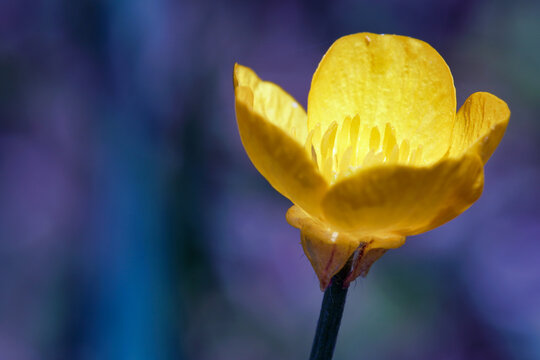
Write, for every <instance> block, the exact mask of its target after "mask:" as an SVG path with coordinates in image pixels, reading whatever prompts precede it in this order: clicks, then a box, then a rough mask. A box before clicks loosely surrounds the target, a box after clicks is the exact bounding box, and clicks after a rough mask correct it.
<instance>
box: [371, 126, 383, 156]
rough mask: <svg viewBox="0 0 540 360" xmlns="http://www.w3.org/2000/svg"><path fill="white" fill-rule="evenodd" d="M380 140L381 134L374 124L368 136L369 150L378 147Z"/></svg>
mask: <svg viewBox="0 0 540 360" xmlns="http://www.w3.org/2000/svg"><path fill="white" fill-rule="evenodd" d="M380 141H381V135H380V134H379V129H378V128H377V127H376V126H374V127H373V128H372V129H371V134H370V136H369V150H370V151H375V150H377V149H378V148H379V142H380Z"/></svg>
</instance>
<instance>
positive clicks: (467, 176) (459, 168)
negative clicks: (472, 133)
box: [322, 153, 484, 247]
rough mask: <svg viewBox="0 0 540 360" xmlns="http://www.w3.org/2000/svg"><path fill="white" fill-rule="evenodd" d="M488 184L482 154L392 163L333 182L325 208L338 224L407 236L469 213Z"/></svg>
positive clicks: (369, 231)
mask: <svg viewBox="0 0 540 360" xmlns="http://www.w3.org/2000/svg"><path fill="white" fill-rule="evenodd" d="M483 184H484V172H483V164H482V161H481V159H480V157H479V156H478V155H477V154H474V153H467V154H465V155H464V156H462V157H461V158H457V159H452V158H445V159H443V160H441V161H440V162H438V163H436V164H433V165H431V166H425V167H414V166H404V165H387V166H378V167H377V166H376V167H371V168H368V169H364V170H360V171H358V172H357V173H356V174H354V175H351V176H350V177H348V178H346V179H344V180H342V181H339V182H337V183H336V184H335V185H333V186H332V187H331V188H330V189H329V191H328V193H327V194H326V196H325V197H324V199H323V203H322V207H323V213H324V215H325V218H326V219H327V220H328V221H329V223H331V224H332V225H333V226H334V227H336V228H339V229H343V230H346V231H356V232H363V233H366V234H372V235H377V234H400V235H403V236H408V235H414V234H418V233H422V232H425V231H428V230H431V229H433V228H434V227H436V226H439V225H441V224H443V223H445V222H447V221H449V220H451V219H453V218H454V217H456V216H457V215H459V214H460V213H462V212H463V211H465V210H466V209H467V208H469V206H471V205H472V203H473V202H475V201H476V200H477V199H478V198H479V197H480V195H481V193H482V188H483ZM381 247H385V246H384V245H382V246H381Z"/></svg>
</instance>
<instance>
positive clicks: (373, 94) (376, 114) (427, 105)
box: [308, 33, 456, 162]
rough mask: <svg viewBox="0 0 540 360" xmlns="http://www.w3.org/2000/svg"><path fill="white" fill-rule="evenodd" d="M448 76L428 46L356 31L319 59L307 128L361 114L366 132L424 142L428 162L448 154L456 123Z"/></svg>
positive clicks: (389, 36)
mask: <svg viewBox="0 0 540 360" xmlns="http://www.w3.org/2000/svg"><path fill="white" fill-rule="evenodd" d="M455 111H456V97H455V89H454V84H453V79H452V74H451V73H450V70H449V69H448V66H447V65H446V63H445V62H444V60H443V58H442V57H441V56H440V55H439V54H438V53H437V51H435V50H434V49H433V48H432V47H431V46H430V45H428V44H427V43H425V42H423V41H420V40H416V39H412V38H409V37H405V36H397V35H377V34H371V33H359V34H354V35H348V36H344V37H342V38H340V39H338V40H337V41H336V42H335V43H334V44H333V45H332V46H331V47H330V49H329V50H328V52H327V53H326V54H325V55H324V57H323V59H322V60H321V62H320V64H319V67H318V68H317V70H316V72H315V74H314V76H313V80H312V83H311V89H310V92H309V97H308V127H309V128H310V129H311V128H312V127H313V126H315V125H316V124H317V123H321V126H322V128H326V127H327V126H328V125H329V124H330V123H331V122H332V121H337V122H341V121H343V120H344V119H345V118H346V117H347V116H350V117H353V116H355V115H356V114H358V115H359V116H360V121H361V122H362V123H364V124H367V125H368V127H369V128H372V127H373V126H377V127H378V128H379V130H383V129H384V128H385V125H386V124H387V123H390V124H391V125H392V126H393V127H395V129H396V140H397V142H398V143H401V141H403V140H408V141H409V142H410V143H411V146H412V147H413V148H416V147H417V146H418V145H420V144H422V145H423V146H424V150H423V151H424V157H425V159H426V160H427V161H428V162H430V161H431V162H433V161H436V160H438V159H439V158H441V157H442V156H443V155H444V154H445V153H446V151H447V150H448V147H449V144H450V136H451V133H452V128H453V124H454V119H455Z"/></svg>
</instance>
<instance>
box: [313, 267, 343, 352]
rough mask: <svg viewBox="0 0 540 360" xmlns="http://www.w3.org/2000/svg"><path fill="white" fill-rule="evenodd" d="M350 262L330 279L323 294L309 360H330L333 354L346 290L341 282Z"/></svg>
mask: <svg viewBox="0 0 540 360" xmlns="http://www.w3.org/2000/svg"><path fill="white" fill-rule="evenodd" d="M350 270H351V261H348V262H347V264H345V266H344V267H343V268H342V269H341V270H340V271H339V272H338V273H337V274H336V275H334V277H333V278H332V282H331V284H330V286H328V288H326V291H325V292H324V298H323V302H322V306H321V314H320V315H319V322H318V323H317V331H316V333H315V338H314V339H313V347H312V348H311V355H310V357H309V359H310V360H330V359H332V355H333V354H334V347H335V346H336V339H337V335H338V331H339V325H340V324H341V316H342V315H343V308H344V307H345V299H346V298H347V290H348V288H344V287H343V281H344V280H345V279H346V278H347V275H349V272H350Z"/></svg>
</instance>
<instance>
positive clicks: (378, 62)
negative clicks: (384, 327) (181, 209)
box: [234, 33, 510, 289]
mask: <svg viewBox="0 0 540 360" xmlns="http://www.w3.org/2000/svg"><path fill="white" fill-rule="evenodd" d="M234 87H235V98H236V117H237V121H238V128H239V131H240V136H241V139H242V143H243V145H244V148H245V150H246V152H247V154H248V156H249V158H250V159H251V161H252V162H253V164H254V165H255V167H256V168H257V170H259V172H260V173H261V174H262V175H263V176H264V177H265V178H266V179H267V180H268V182H269V183H270V184H271V185H272V186H273V187H274V188H275V189H276V190H277V191H279V192H280V193H281V194H283V195H284V196H286V197H287V198H288V199H289V200H291V201H292V202H293V203H294V205H293V206H292V207H291V208H290V209H289V211H288V212H287V221H288V222H289V223H290V224H291V225H292V226H294V227H297V228H299V229H300V230H301V239H302V246H303V248H304V252H305V253H306V256H307V257H308V258H309V260H310V261H311V264H312V265H313V268H314V269H315V272H316V273H317V276H318V277H319V280H320V283H321V289H325V288H326V287H327V286H328V284H329V281H330V279H331V277H332V276H333V275H334V274H336V273H337V272H338V271H339V270H340V269H341V268H342V267H343V266H344V264H345V263H346V262H347V260H348V259H349V258H350V257H351V256H354V260H353V269H352V271H351V273H350V275H349V278H348V279H347V282H346V283H347V284H348V283H350V281H352V280H354V278H356V277H357V276H359V275H365V274H366V273H367V271H368V270H369V267H370V266H371V264H372V263H373V262H374V261H375V260H377V258H378V257H380V256H381V255H382V254H383V253H384V252H385V251H386V250H387V249H393V248H397V247H399V246H401V245H403V243H404V242H405V237H406V236H409V235H415V234H420V233H423V232H426V231H429V230H431V229H433V228H435V227H437V226H440V225H442V224H444V223H446V222H447V221H449V220H451V219H453V218H455V217H456V216H458V215H459V214H461V213H462V212H463V211H465V210H466V209H467V208H469V207H470V206H471V205H472V204H473V203H474V202H475V201H476V200H477V199H478V198H479V197H480V195H481V193H482V188H483V185H484V164H485V163H486V161H487V160H488V159H489V157H490V156H491V154H492V153H493V151H494V150H495V148H496V147H497V145H498V143H499V141H500V140H501V138H502V136H503V134H504V131H505V129H506V126H507V124H508V119H509V117H510V111H509V109H508V106H507V105H506V103H505V102H504V101H502V100H500V99H499V98H497V97H496V96H494V95H491V94H489V93H485V92H478V93H474V94H472V95H471V96H470V97H469V98H468V99H467V101H466V102H465V104H464V105H463V106H462V107H461V109H460V110H459V111H458V112H457V114H456V95H455V88H454V83H453V79H452V74H451V73H450V70H449V68H448V66H447V65H446V63H445V61H444V60H443V59H442V57H441V56H440V55H439V54H438V53H437V52H436V51H435V50H434V49H433V48H432V47H431V46H430V45H428V44H426V43H425V42H423V41H420V40H416V39H412V38H409V37H405V36H397V35H377V34H371V33H360V34H354V35H349V36H345V37H342V38H340V39H338V40H337V41H336V42H335V43H334V44H333V45H332V46H331V47H330V49H329V50H328V52H327V53H326V54H325V55H324V57H323V58H322V60H321V62H320V64H319V66H318V68H317V70H316V71H315V74H314V75H313V80H312V82H311V89H310V91H309V96H308V112H307V114H306V112H305V110H304V109H303V108H302V106H301V105H300V104H298V102H296V101H295V100H294V99H293V98H292V97H291V96H290V95H289V94H288V93H286V92H285V91H284V90H283V89H281V88H280V87H279V86H277V85H276V84H273V83H271V82H266V81H262V80H261V79H260V78H259V77H258V76H257V75H256V74H255V72H254V71H253V70H251V69H249V68H247V67H244V66H241V65H238V64H236V65H235V68H234Z"/></svg>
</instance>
